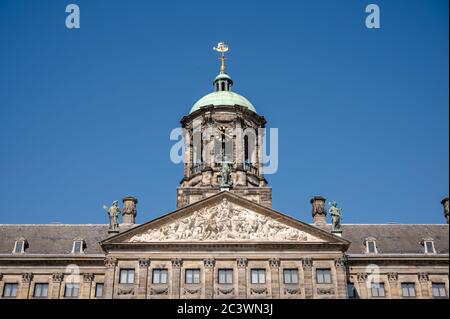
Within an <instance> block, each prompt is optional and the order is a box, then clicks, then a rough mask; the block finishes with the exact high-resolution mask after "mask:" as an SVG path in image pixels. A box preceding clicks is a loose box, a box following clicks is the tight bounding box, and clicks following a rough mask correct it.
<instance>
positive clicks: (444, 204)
mask: <svg viewBox="0 0 450 319" xmlns="http://www.w3.org/2000/svg"><path fill="white" fill-rule="evenodd" d="M448 201H449V200H448V197H445V198H444V199H443V200H442V201H441V204H442V206H443V207H444V216H445V219H446V220H447V224H448V219H449V217H448V214H449V202H448Z"/></svg>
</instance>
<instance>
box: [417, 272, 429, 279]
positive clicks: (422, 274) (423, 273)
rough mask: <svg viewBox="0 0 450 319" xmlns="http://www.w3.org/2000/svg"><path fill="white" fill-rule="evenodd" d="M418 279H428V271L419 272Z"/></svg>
mask: <svg viewBox="0 0 450 319" xmlns="http://www.w3.org/2000/svg"><path fill="white" fill-rule="evenodd" d="M418 276H419V281H428V279H429V278H428V273H426V272H421V273H419V275H418Z"/></svg>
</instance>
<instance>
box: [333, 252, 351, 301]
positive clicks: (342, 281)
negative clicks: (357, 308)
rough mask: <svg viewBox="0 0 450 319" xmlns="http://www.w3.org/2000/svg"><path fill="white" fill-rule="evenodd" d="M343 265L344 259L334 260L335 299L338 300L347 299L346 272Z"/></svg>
mask: <svg viewBox="0 0 450 319" xmlns="http://www.w3.org/2000/svg"><path fill="white" fill-rule="evenodd" d="M345 264H346V260H345V257H339V258H336V259H334V265H335V266H336V287H337V293H336V298H338V299H348V291H347V270H346V267H345Z"/></svg>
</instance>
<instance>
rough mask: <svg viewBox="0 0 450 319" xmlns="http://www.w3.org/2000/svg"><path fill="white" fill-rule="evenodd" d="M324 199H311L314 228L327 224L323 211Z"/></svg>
mask: <svg viewBox="0 0 450 319" xmlns="http://www.w3.org/2000/svg"><path fill="white" fill-rule="evenodd" d="M325 201H326V199H325V197H322V196H314V197H313V198H311V200H310V203H311V205H312V207H311V208H312V211H311V212H312V217H313V221H314V224H315V225H316V226H325V225H326V224H327V211H326V209H325Z"/></svg>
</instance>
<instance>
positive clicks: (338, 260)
mask: <svg viewBox="0 0 450 319" xmlns="http://www.w3.org/2000/svg"><path fill="white" fill-rule="evenodd" d="M346 262H347V260H346V258H344V257H339V258H335V259H334V265H335V266H336V267H337V268H344V267H345V264H346Z"/></svg>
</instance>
